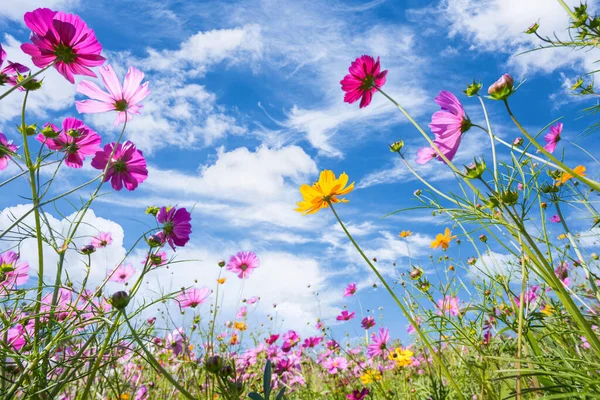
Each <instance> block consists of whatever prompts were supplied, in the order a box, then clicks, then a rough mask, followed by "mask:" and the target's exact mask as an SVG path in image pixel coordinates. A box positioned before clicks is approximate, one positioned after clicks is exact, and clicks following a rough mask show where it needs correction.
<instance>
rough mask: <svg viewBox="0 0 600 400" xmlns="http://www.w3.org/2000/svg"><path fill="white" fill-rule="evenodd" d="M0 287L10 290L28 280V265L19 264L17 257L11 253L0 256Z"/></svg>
mask: <svg viewBox="0 0 600 400" xmlns="http://www.w3.org/2000/svg"><path fill="white" fill-rule="evenodd" d="M0 278H1V279H0V287H4V288H8V289H12V288H13V287H15V286H17V285H22V284H24V283H25V282H27V280H28V279H29V264H28V263H27V262H19V255H18V254H17V253H15V252H13V251H7V252H5V253H2V254H0Z"/></svg>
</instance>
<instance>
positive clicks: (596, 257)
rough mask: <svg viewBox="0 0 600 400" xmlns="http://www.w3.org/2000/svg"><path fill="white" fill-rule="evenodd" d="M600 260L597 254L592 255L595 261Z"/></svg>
mask: <svg viewBox="0 0 600 400" xmlns="http://www.w3.org/2000/svg"><path fill="white" fill-rule="evenodd" d="M599 258H600V257H599V256H598V254H596V253H592V260H594V261H598V259H599Z"/></svg>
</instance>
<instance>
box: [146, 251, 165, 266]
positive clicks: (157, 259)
mask: <svg viewBox="0 0 600 400" xmlns="http://www.w3.org/2000/svg"><path fill="white" fill-rule="evenodd" d="M168 261H169V259H168V258H167V253H165V252H164V251H160V252H158V253H156V254H152V253H150V254H148V257H146V259H145V260H144V261H142V264H144V266H149V267H150V268H153V267H160V266H161V265H165V264H166V263H167V262H168Z"/></svg>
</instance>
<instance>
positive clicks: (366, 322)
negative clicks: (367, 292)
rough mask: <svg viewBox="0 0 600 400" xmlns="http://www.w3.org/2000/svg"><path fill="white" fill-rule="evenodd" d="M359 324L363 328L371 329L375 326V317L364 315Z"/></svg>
mask: <svg viewBox="0 0 600 400" xmlns="http://www.w3.org/2000/svg"><path fill="white" fill-rule="evenodd" d="M360 326H362V327H363V329H371V328H372V327H374V326H375V318H373V317H372V316H370V315H369V316H368V317H364V318H363V319H362V321H360Z"/></svg>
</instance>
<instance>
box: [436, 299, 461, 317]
mask: <svg viewBox="0 0 600 400" xmlns="http://www.w3.org/2000/svg"><path fill="white" fill-rule="evenodd" d="M437 306H438V308H439V310H438V315H443V314H446V315H452V316H453V317H456V316H457V315H458V313H459V310H458V297H453V296H444V298H443V299H440V300H438V301H437Z"/></svg>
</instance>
